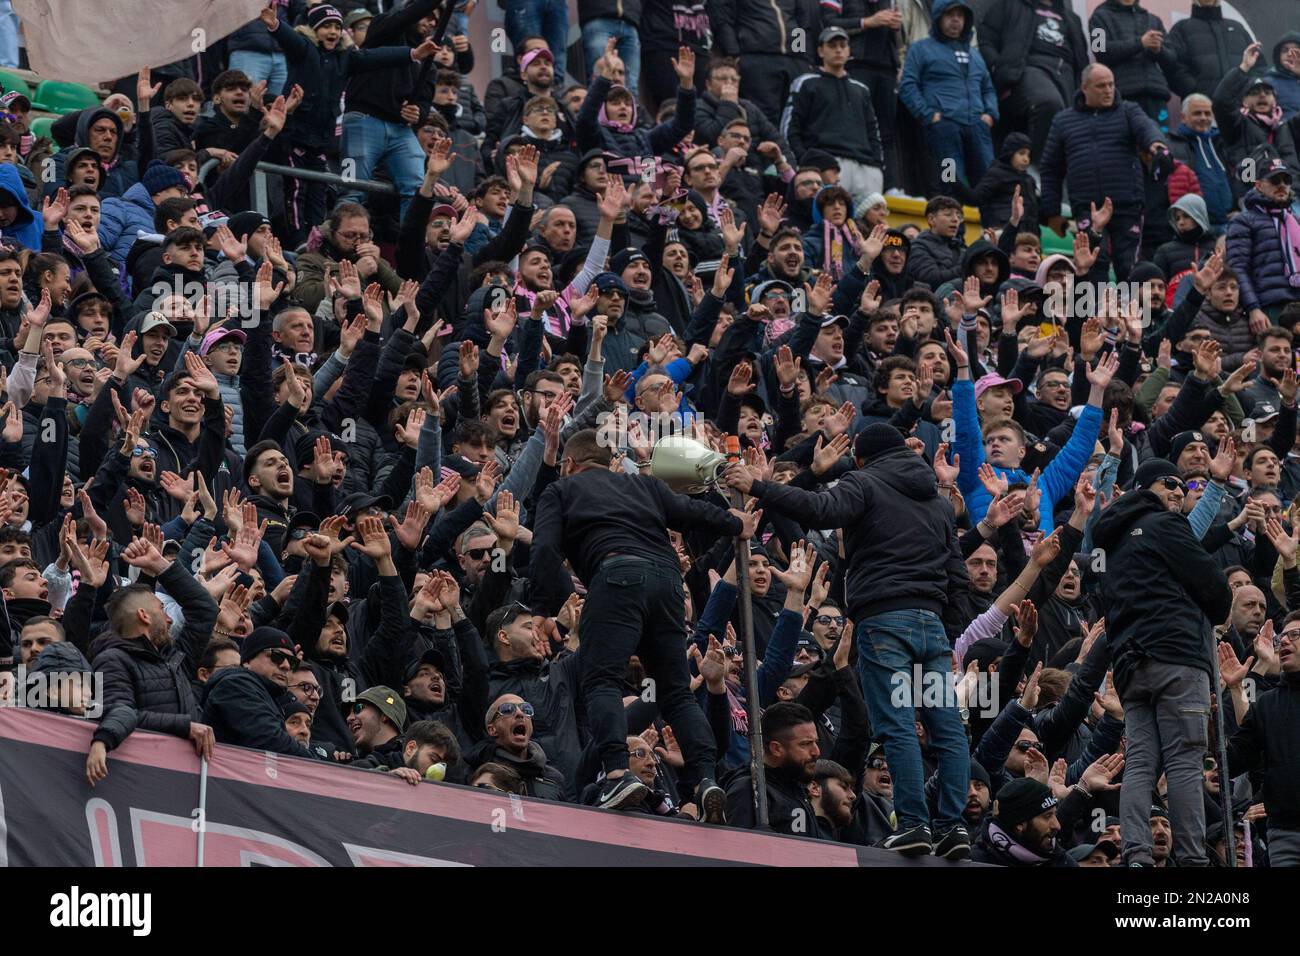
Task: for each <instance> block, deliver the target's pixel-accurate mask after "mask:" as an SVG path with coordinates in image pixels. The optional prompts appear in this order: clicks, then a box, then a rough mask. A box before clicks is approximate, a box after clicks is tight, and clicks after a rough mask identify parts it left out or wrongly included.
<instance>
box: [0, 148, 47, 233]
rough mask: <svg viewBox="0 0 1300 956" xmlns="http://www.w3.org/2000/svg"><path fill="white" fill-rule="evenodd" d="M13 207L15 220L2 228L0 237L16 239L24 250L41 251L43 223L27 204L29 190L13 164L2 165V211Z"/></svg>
mask: <svg viewBox="0 0 1300 956" xmlns="http://www.w3.org/2000/svg"><path fill="white" fill-rule="evenodd" d="M8 207H12V208H13V209H14V217H13V220H12V221H10V222H9V224H8V225H6V226H4V227H3V228H0V236H4V237H5V238H9V239H15V240H17V241H18V242H19V243H21V244H22V246H23V247H24V248H27V249H31V250H32V251H33V252H40V251H41V231H42V228H43V222H38V221H37V219H36V214H35V213H34V212H32V207H31V206H29V205H28V204H27V190H26V189H24V188H23V180H22V176H21V175H19V173H18V167H17V166H15V165H14V164H13V163H0V209H3V208H8Z"/></svg>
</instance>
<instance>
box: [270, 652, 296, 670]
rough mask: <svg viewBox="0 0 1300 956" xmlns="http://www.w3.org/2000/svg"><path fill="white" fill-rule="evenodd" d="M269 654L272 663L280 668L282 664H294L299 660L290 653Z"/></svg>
mask: <svg viewBox="0 0 1300 956" xmlns="http://www.w3.org/2000/svg"><path fill="white" fill-rule="evenodd" d="M268 653H269V654H270V657H271V663H272V664H274V665H275V666H276V667H279V666H280V665H281V664H292V663H293V662H294V661H295V660H297V658H296V657H294V656H293V655H292V654H290V653H289V652H288V651H268Z"/></svg>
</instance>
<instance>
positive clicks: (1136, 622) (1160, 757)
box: [1092, 458, 1232, 866]
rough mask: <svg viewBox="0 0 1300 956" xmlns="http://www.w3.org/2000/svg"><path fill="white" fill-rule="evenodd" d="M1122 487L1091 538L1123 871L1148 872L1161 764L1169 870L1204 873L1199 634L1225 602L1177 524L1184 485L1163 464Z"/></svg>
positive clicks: (1207, 666)
mask: <svg viewBox="0 0 1300 956" xmlns="http://www.w3.org/2000/svg"><path fill="white" fill-rule="evenodd" d="M1133 489H1134V490H1133V491H1131V492H1129V493H1128V494H1126V495H1124V497H1122V498H1120V499H1119V501H1116V502H1115V503H1114V504H1112V505H1110V507H1108V508H1107V509H1106V510H1105V511H1104V512H1103V513H1102V516H1101V519H1100V520H1099V521H1098V522H1097V527H1096V529H1095V530H1094V531H1093V533H1092V540H1093V543H1094V544H1095V545H1096V546H1097V547H1099V548H1101V549H1103V550H1104V552H1105V555H1106V573H1105V574H1103V575H1102V576H1101V593H1102V599H1103V601H1104V603H1105V612H1106V637H1107V639H1108V640H1109V642H1110V648H1111V658H1112V662H1113V664H1114V668H1115V686H1116V688H1117V689H1118V690H1119V696H1120V701H1121V702H1122V703H1123V704H1124V732H1125V734H1126V735H1127V737H1128V744H1127V747H1126V748H1125V751H1124V785H1123V788H1122V789H1121V790H1120V796H1119V816H1120V832H1121V833H1122V834H1123V837H1124V848H1123V853H1124V863H1125V865H1126V866H1154V865H1155V864H1154V861H1153V859H1152V856H1151V846H1152V844H1151V816H1150V812H1151V792H1152V790H1154V789H1155V785H1156V779H1157V778H1158V777H1159V776H1160V769H1161V765H1163V767H1164V772H1165V777H1166V778H1167V779H1168V781H1169V822H1170V824H1171V825H1172V827H1173V831H1174V856H1175V858H1176V859H1177V861H1178V865H1179V866H1209V861H1208V859H1207V858H1206V856H1205V801H1204V799H1203V797H1202V796H1201V770H1202V761H1203V758H1204V757H1205V753H1206V750H1207V749H1208V747H1209V722H1210V673H1211V666H1212V665H1211V663H1210V654H1212V653H1214V648H1213V645H1212V644H1211V637H1210V634H1211V631H1210V624H1211V622H1214V621H1222V620H1224V619H1225V618H1226V617H1227V616H1228V612H1229V610H1230V609H1231V606H1232V593H1231V592H1230V591H1229V590H1228V579H1227V578H1226V577H1224V574H1223V571H1222V570H1221V569H1220V568H1219V566H1218V564H1217V563H1216V562H1215V560H1214V558H1213V557H1211V556H1210V555H1209V554H1208V553H1207V552H1206V550H1205V549H1204V548H1203V547H1201V542H1200V541H1199V540H1197V537H1196V535H1195V534H1193V533H1192V527H1191V525H1190V524H1188V523H1187V519H1186V518H1185V517H1183V515H1182V508H1183V499H1184V498H1186V496H1187V485H1186V484H1184V482H1183V480H1182V478H1180V477H1179V475H1178V469H1177V468H1176V467H1175V466H1174V465H1173V464H1172V463H1171V462H1168V461H1166V460H1165V459H1163V458H1152V459H1150V460H1149V461H1145V462H1143V463H1142V465H1141V466H1140V467H1139V468H1138V470H1137V473H1136V474H1135V475H1134V478H1133ZM1206 618H1208V619H1209V620H1208V621H1207V620H1206Z"/></svg>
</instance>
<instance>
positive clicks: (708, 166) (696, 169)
mask: <svg viewBox="0 0 1300 956" xmlns="http://www.w3.org/2000/svg"><path fill="white" fill-rule="evenodd" d="M719 168H720V166H719V164H718V163H696V164H695V165H694V166H692V167H691V168H690V169H688V170H687V172H688V173H702V172H704V171H705V170H715V169H719Z"/></svg>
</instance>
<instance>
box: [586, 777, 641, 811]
mask: <svg viewBox="0 0 1300 956" xmlns="http://www.w3.org/2000/svg"><path fill="white" fill-rule="evenodd" d="M648 796H650V788H649V787H647V786H646V785H645V784H644V783H642V782H641V781H640V780H638V779H637V778H636V776H635V775H634V774H632V773H630V772H629V773H625V774H623V776H621V777H606V778H605V782H604V783H603V784H602V785H601V788H600V799H599V800H597V801H596V806H598V807H600V808H601V809H602V810H623V809H626V808H627V807H635V806H637V805H638V804H640V803H642V802H644V801H645V798H646V797H648Z"/></svg>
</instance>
